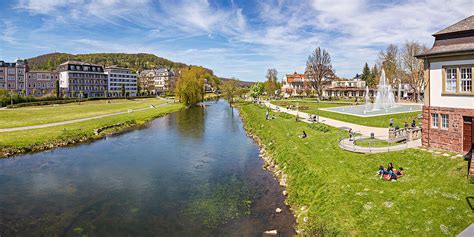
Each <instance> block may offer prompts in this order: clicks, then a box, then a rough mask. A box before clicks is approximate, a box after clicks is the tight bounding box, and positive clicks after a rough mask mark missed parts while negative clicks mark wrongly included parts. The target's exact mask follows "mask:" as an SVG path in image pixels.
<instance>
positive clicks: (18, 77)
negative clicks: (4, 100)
mask: <svg viewBox="0 0 474 237" xmlns="http://www.w3.org/2000/svg"><path fill="white" fill-rule="evenodd" d="M27 68H28V66H27V65H26V63H25V61H23V60H17V61H16V62H14V63H6V62H4V61H0V89H5V90H9V91H14V92H16V93H18V94H21V95H22V94H23V93H25V94H26V89H27V88H26V71H27Z"/></svg>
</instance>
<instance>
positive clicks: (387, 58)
mask: <svg viewBox="0 0 474 237" xmlns="http://www.w3.org/2000/svg"><path fill="white" fill-rule="evenodd" d="M399 59H400V58H399V54H398V47H397V46H396V45H393V44H390V45H389V46H388V47H387V49H386V50H385V51H381V52H380V53H379V60H380V61H381V62H382V64H381V66H382V68H383V69H384V70H385V76H386V77H387V79H389V80H393V79H395V78H396V77H397V76H399V65H400V60H399Z"/></svg>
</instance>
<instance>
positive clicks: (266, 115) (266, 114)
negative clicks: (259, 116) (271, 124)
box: [265, 110, 269, 120]
mask: <svg viewBox="0 0 474 237" xmlns="http://www.w3.org/2000/svg"><path fill="white" fill-rule="evenodd" d="M268 115H269V113H268V110H267V112H266V113H265V119H266V120H268Z"/></svg>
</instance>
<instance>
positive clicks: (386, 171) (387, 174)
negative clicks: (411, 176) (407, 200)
mask: <svg viewBox="0 0 474 237" xmlns="http://www.w3.org/2000/svg"><path fill="white" fill-rule="evenodd" d="M377 175H378V176H380V178H381V179H385V180H387V181H396V180H397V179H399V178H401V177H402V176H403V175H405V174H404V172H403V167H400V168H398V170H397V169H394V168H393V164H392V162H390V163H388V166H387V168H385V167H383V165H380V167H379V171H377Z"/></svg>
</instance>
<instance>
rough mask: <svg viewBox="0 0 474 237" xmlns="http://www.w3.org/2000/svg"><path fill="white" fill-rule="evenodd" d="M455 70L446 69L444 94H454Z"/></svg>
mask: <svg viewBox="0 0 474 237" xmlns="http://www.w3.org/2000/svg"><path fill="white" fill-rule="evenodd" d="M456 81H457V69H456V68H446V92H456Z"/></svg>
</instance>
